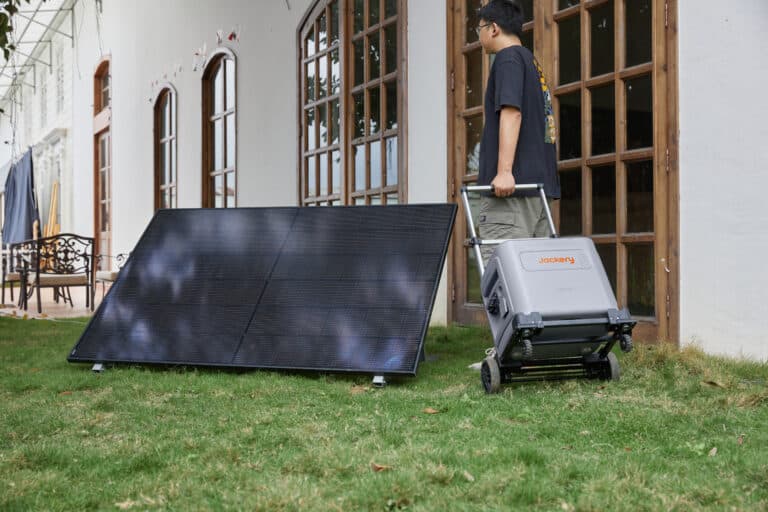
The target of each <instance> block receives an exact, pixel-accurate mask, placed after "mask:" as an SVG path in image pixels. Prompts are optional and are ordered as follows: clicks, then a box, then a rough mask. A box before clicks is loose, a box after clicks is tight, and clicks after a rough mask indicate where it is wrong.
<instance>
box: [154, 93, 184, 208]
mask: <svg viewBox="0 0 768 512" xmlns="http://www.w3.org/2000/svg"><path fill="white" fill-rule="evenodd" d="M177 94H178V93H177V92H176V88H175V87H174V86H173V85H172V84H170V83H166V84H163V85H161V86H160V92H159V93H157V96H156V97H155V101H154V103H153V107H152V110H153V120H154V123H153V125H154V126H153V128H154V131H153V136H152V139H153V147H154V168H155V173H154V196H155V210H159V209H160V208H162V207H163V196H164V194H165V192H166V191H167V190H172V191H173V194H172V197H173V198H174V202H173V204H171V205H170V206H169V208H178V205H179V203H178V201H179V187H178V179H179V175H178V168H179V164H178V153H179V142H178V129H179V118H178V115H179V114H178V95H177ZM166 96H167V97H168V101H169V102H171V119H169V120H168V122H170V123H171V127H172V128H171V130H170V132H171V133H170V135H168V136H167V137H163V134H162V133H161V129H162V126H161V125H162V117H161V116H162V115H163V114H162V113H161V112H160V105H161V102H162V101H163V100H164V99H165V97H166ZM174 143H175V144H174ZM164 144H167V145H169V146H170V148H172V151H170V153H171V157H172V160H171V176H172V177H173V179H172V181H171V183H166V184H164V185H163V184H162V179H161V176H162V175H163V173H164V172H165V170H164V169H163V168H162V165H161V159H160V154H161V146H162V145H164Z"/></svg>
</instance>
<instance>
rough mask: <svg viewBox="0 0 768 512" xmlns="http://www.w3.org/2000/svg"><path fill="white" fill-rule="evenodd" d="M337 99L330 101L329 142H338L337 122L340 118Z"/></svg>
mask: <svg viewBox="0 0 768 512" xmlns="http://www.w3.org/2000/svg"><path fill="white" fill-rule="evenodd" d="M340 116H341V113H340V111H339V100H333V101H332V102H331V144H338V143H339V138H340V137H341V135H340V129H339V122H340V119H341V117H340Z"/></svg>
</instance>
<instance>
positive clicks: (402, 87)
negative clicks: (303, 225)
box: [296, 0, 408, 206]
mask: <svg viewBox="0 0 768 512" xmlns="http://www.w3.org/2000/svg"><path fill="white" fill-rule="evenodd" d="M336 1H337V2H338V5H339V7H338V16H339V18H338V19H339V28H338V30H339V43H338V47H330V46H327V47H326V48H325V49H323V50H318V51H315V53H314V54H313V55H311V56H307V54H306V51H305V45H304V41H305V39H306V36H307V34H308V33H309V32H310V30H314V27H315V26H316V25H317V23H318V20H319V19H320V17H321V15H322V14H323V13H325V14H326V23H328V21H327V20H329V19H330V17H329V16H330V12H331V9H330V4H331V3H332V0H315V1H314V2H313V3H312V5H311V6H310V8H309V9H307V12H306V13H305V15H304V17H303V18H302V20H301V22H300V23H299V25H298V29H297V31H296V42H297V46H296V47H297V83H298V85H299V87H298V95H297V102H296V104H297V126H298V127H299V145H298V148H297V174H298V177H299V179H298V190H297V201H298V204H299V205H301V206H317V205H351V204H354V201H355V200H356V198H357V200H358V201H360V198H362V200H363V201H364V203H363V204H371V203H374V204H386V202H387V200H388V198H389V197H390V196H396V199H397V202H398V203H407V189H408V180H407V176H408V173H407V149H408V148H407V139H408V128H407V126H408V123H407V107H406V106H407V33H406V30H405V27H406V20H407V12H406V11H407V9H406V8H407V0H396V2H397V3H396V9H397V14H396V15H395V16H392V17H389V18H386V19H383V21H382V18H383V17H384V16H385V14H384V13H385V2H384V0H379V12H380V13H381V14H380V18H379V21H378V22H377V23H375V24H372V25H368V18H369V13H368V2H367V1H366V2H364V12H363V19H364V22H363V26H364V28H363V30H362V31H361V32H358V33H356V34H353V33H352V32H353V23H354V12H353V9H354V1H353V0H336ZM393 23H394V24H396V29H395V31H396V38H397V47H398V53H397V57H396V58H397V66H396V71H394V72H392V73H390V74H386V75H383V74H382V73H384V72H385V70H386V64H387V63H386V55H385V54H386V48H385V32H384V29H385V28H386V27H388V26H391V25H392V24H393ZM372 33H378V35H379V49H380V50H379V51H380V52H381V54H382V58H381V59H380V61H379V63H380V74H379V77H378V78H374V79H372V80H367V78H368V77H369V69H368V65H367V62H368V59H367V58H366V59H365V63H366V64H365V68H364V78H365V79H364V81H363V82H362V83H361V84H358V85H353V82H354V71H355V70H354V62H353V60H352V59H353V58H354V48H353V41H356V40H359V39H361V38H367V37H368V36H369V35H370V34H372ZM315 44H317V43H315ZM336 49H337V50H338V52H339V66H340V76H341V83H340V85H339V93H338V95H328V96H325V97H323V98H322V99H318V97H317V96H315V100H314V101H312V102H307V101H306V88H305V87H306V71H305V70H306V65H307V64H309V63H311V62H317V61H319V60H320V59H322V58H323V57H324V56H325V55H328V56H330V54H331V52H332V51H334V50H336ZM326 62H327V63H328V66H329V67H328V71H327V76H328V78H329V79H330V77H331V69H330V65H331V64H330V57H329V58H328V59H327V60H326ZM319 76H320V73H318V70H317V68H316V69H315V84H316V85H315V94H316V95H317V93H318V84H319ZM385 84H395V86H396V87H397V89H396V91H397V128H396V129H392V130H386V129H385V126H386V121H387V117H386V116H387V106H386V103H387V101H386V98H384V97H382V96H383V95H385V94H386V88H385V87H386V85H385ZM376 87H378V88H379V93H380V100H379V101H380V104H381V105H382V110H381V112H380V129H379V131H378V132H377V133H376V134H369V133H368V128H367V127H368V126H369V123H370V105H369V95H368V93H367V92H363V97H364V111H365V115H364V117H365V123H366V132H365V136H364V137H360V138H355V139H354V140H353V128H354V127H353V123H354V115H355V112H354V105H353V94H354V93H359V92H361V91H368V90H370V89H372V88H376ZM335 100H338V101H339V142H338V143H337V144H328V145H326V146H322V147H320V146H319V140H316V141H315V144H314V148H313V149H311V150H310V149H305V148H308V145H307V141H306V137H305V131H306V130H305V128H306V126H305V122H306V120H305V119H306V118H305V109H306V108H314V107H315V106H317V105H319V104H326V105H328V107H327V108H326V115H327V120H328V121H329V122H328V123H327V130H328V132H330V129H331V124H332V123H331V122H330V120H331V112H330V111H331V104H332V102H334V101H335ZM391 137H396V140H397V184H395V185H389V186H387V184H386V154H385V151H386V140H387V139H389V138H391ZM376 141H379V144H380V151H381V155H380V162H381V178H380V182H381V183H380V186H378V187H376V188H369V184H370V166H371V163H370V155H369V154H368V153H369V150H368V148H369V147H370V146H369V145H370V143H371V142H376ZM329 142H330V140H329ZM361 143H362V144H363V147H364V148H366V149H365V151H366V158H365V162H366V163H365V165H366V188H365V189H363V190H353V189H354V188H355V187H354V174H355V171H354V165H355V162H354V151H353V147H354V145H356V144H361ZM334 151H339V155H340V161H341V163H340V184H339V191H338V193H334V192H333V172H332V162H330V160H329V162H328V187H327V191H328V192H329V193H328V194H320V195H312V194H309V191H308V183H307V179H306V178H305V172H304V159H305V158H312V157H313V156H314V155H327V157H328V158H329V159H330V156H331V155H332V154H333V152H334ZM319 179H320V166H319V165H316V166H315V180H314V182H315V183H316V184H319ZM318 188H319V185H318Z"/></svg>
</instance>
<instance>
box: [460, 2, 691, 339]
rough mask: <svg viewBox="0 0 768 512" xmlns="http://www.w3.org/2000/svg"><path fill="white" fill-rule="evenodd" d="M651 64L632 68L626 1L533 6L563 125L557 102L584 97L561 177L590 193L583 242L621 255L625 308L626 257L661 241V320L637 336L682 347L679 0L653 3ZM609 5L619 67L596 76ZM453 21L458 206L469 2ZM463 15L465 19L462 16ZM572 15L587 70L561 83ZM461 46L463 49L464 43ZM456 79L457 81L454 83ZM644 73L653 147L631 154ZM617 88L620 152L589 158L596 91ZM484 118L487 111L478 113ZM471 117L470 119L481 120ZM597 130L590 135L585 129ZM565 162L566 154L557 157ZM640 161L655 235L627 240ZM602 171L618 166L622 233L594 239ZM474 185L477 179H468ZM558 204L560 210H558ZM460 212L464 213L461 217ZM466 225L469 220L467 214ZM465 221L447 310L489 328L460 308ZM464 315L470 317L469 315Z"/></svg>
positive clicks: (647, 322)
mask: <svg viewBox="0 0 768 512" xmlns="http://www.w3.org/2000/svg"><path fill="white" fill-rule="evenodd" d="M651 1H652V6H653V10H652V19H651V26H652V28H651V31H652V34H651V41H650V44H651V45H652V55H651V61H650V62H647V63H643V64H639V65H635V66H631V67H628V68H624V67H623V64H624V60H625V51H624V50H625V41H624V40H622V38H623V37H625V34H624V30H625V29H624V23H625V20H624V16H625V10H624V6H625V2H624V0H615V1H614V0H584V1H582V2H580V3H579V4H578V5H575V6H572V7H569V8H567V9H563V10H559V9H558V7H557V0H535V1H534V21H533V23H534V25H535V27H536V30H535V33H534V41H535V48H536V51H535V53H536V55H537V57H538V59H539V61H540V63H541V64H542V67H543V68H544V72H545V74H546V76H547V78H548V82H549V85H550V87H552V89H553V98H554V101H553V106H554V108H555V115H556V118H557V123H558V125H557V126H558V129H559V128H560V101H559V97H560V96H561V95H563V94H566V93H573V92H578V93H579V94H580V97H581V111H582V118H581V130H582V139H581V145H582V147H581V157H580V158H574V159H572V160H565V161H560V160H559V161H558V171H567V170H569V169H579V170H580V172H581V184H582V185H581V186H582V206H581V207H582V226H583V228H582V229H583V233H584V236H589V237H591V238H592V239H593V240H594V241H595V242H596V243H597V244H601V243H613V244H615V246H616V248H617V249H616V250H617V296H618V299H619V303H620V304H626V301H627V268H626V265H627V254H626V244H633V243H648V242H653V243H654V250H655V257H654V265H653V272H654V294H655V297H654V299H655V309H656V314H655V316H654V317H653V318H639V319H640V320H641V322H640V323H639V325H638V327H637V328H636V329H635V334H636V335H637V337H638V338H639V339H668V340H673V341H677V340H678V338H679V313H678V311H679V290H678V287H679V284H678V276H679V262H678V256H677V254H678V248H679V227H678V220H679V211H678V204H677V198H678V194H679V192H678V190H679V189H678V187H679V184H678V178H677V172H678V171H677V158H678V143H677V126H678V121H677V116H678V106H677V105H678V91H677V73H678V72H677V14H676V13H677V1H678V0H651ZM607 3H613V5H614V9H613V10H614V13H613V16H614V69H613V71H612V72H610V73H605V74H601V75H599V76H595V77H592V76H590V73H591V65H590V64H591V62H590V59H591V51H590V50H591V48H590V44H589V43H590V37H591V26H590V17H589V14H588V13H589V12H591V11H593V10H594V9H596V8H599V7H602V6H604V5H606V4H607ZM449 7H451V8H449V11H448V12H449V14H448V22H447V23H448V41H449V45H451V46H450V47H449V52H448V75H449V84H448V97H449V104H448V112H449V115H448V118H449V119H448V140H449V154H448V159H449V168H450V171H449V175H448V190H449V200H451V201H456V198H457V191H456V189H457V188H458V187H460V186H461V183H460V181H461V180H460V179H459V176H461V174H460V171H461V169H463V166H464V165H465V163H464V162H463V161H462V155H463V153H462V151H464V150H463V148H461V147H455V146H459V145H463V144H459V143H460V141H461V140H462V137H461V136H462V135H463V129H464V128H463V122H461V119H462V117H463V116H466V115H468V114H467V112H462V110H461V106H462V104H463V103H462V102H463V99H462V98H461V95H463V94H464V91H465V81H464V77H463V72H461V73H458V72H457V71H460V70H459V66H463V65H464V64H463V59H459V58H457V56H460V55H461V53H460V52H461V44H460V41H461V40H463V37H464V36H463V35H462V32H461V31H462V30H465V28H464V25H463V20H462V19H460V18H461V14H460V13H461V12H463V9H464V7H463V2H459V0H450V4H449ZM454 13H459V14H454ZM571 16H579V17H580V18H579V20H580V25H579V26H580V35H579V37H580V45H581V63H580V65H581V69H580V74H581V76H580V80H579V81H576V82H573V83H569V84H564V85H559V77H558V72H559V70H558V69H557V67H558V62H557V55H558V51H559V50H558V45H559V40H558V36H559V31H558V23H559V22H560V21H562V20H564V19H567V18H569V17H571ZM456 45H458V46H456ZM457 76H458V78H459V79H458V80H455V78H454V77H457ZM639 76H650V77H651V83H652V90H653V98H652V101H653V125H652V126H653V146H651V147H647V148H641V149H631V150H629V149H626V148H627V144H626V121H627V117H626V94H625V87H626V81H627V80H629V79H632V78H636V77H639ZM486 78H487V71H485V70H484V73H483V82H485V81H486ZM608 84H613V85H614V106H615V116H614V122H615V126H614V133H615V144H616V146H615V148H614V149H615V151H614V152H613V153H608V154H601V155H594V156H593V155H591V154H590V149H591V148H590V145H591V136H592V134H591V122H592V118H591V104H590V90H591V89H593V88H594V87H597V86H600V85H608ZM477 110H478V112H482V107H479V108H478V109H477ZM473 113H474V112H470V113H469V114H473ZM588 129H590V131H589V132H587V131H586V130H588ZM558 158H559V152H558ZM640 161H652V162H653V175H654V191H653V199H654V211H653V220H654V224H653V226H654V231H653V232H651V233H627V232H626V226H627V218H626V209H627V207H628V204H627V192H626V191H627V188H626V187H627V179H626V176H627V172H626V166H627V165H628V164H631V163H634V162H640ZM600 165H613V166H614V167H615V170H616V174H615V176H616V184H615V186H616V194H615V199H616V205H617V206H616V230H615V233H614V234H613V235H593V234H592V223H591V220H592V219H591V212H592V203H591V199H592V197H591V174H590V173H591V169H592V168H594V167H596V166H600ZM465 181H471V180H465ZM558 206H559V205H558ZM460 215H461V214H460ZM461 218H464V217H463V215H462V216H461ZM555 218H556V221H557V222H559V208H558V207H556V208H555ZM463 224H464V223H463V222H462V223H457V228H456V232H455V236H454V238H453V242H452V245H453V247H452V250H451V253H450V254H451V268H452V269H453V270H452V272H449V289H451V290H452V293H451V296H452V299H453V300H454V301H455V305H454V307H451V308H449V311H450V312H449V318H450V319H451V320H457V321H459V322H466V323H475V322H478V323H484V322H485V321H486V319H485V315H484V312H483V310H482V308H481V307H479V306H478V307H470V306H471V305H468V304H459V302H461V301H463V298H464V297H466V296H467V290H466V286H467V283H466V282H464V281H465V280H466V279H462V278H459V277H458V276H460V272H462V269H461V268H460V266H462V265H464V259H463V258H466V256H462V251H465V248H464V247H463V241H464V239H465V238H466V226H463ZM461 308H464V310H463V312H462V309H461Z"/></svg>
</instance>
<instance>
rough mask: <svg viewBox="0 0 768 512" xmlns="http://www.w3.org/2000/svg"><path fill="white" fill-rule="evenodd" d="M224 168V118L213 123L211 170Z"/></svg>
mask: <svg viewBox="0 0 768 512" xmlns="http://www.w3.org/2000/svg"><path fill="white" fill-rule="evenodd" d="M223 168H224V120H223V119H217V120H216V121H214V123H213V170H216V169H223Z"/></svg>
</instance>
